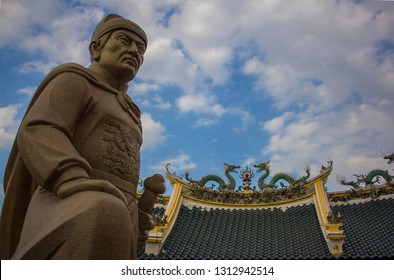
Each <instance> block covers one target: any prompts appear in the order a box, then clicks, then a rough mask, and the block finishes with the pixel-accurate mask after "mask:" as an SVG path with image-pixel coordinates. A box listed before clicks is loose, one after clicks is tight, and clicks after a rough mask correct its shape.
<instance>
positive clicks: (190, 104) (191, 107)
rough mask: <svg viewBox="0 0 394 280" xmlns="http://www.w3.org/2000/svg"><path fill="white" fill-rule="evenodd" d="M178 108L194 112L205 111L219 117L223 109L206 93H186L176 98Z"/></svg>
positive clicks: (223, 111) (182, 110)
mask: <svg viewBox="0 0 394 280" xmlns="http://www.w3.org/2000/svg"><path fill="white" fill-rule="evenodd" d="M177 105H178V108H179V109H180V110H181V112H184V113H186V112H194V113H197V114H201V113H206V114H210V115H213V116H217V117H221V116H223V114H224V113H225V111H226V110H225V109H224V108H223V107H222V106H221V105H220V104H217V103H216V102H215V97H214V96H213V95H210V96H208V95H206V94H202V93H201V94H188V95H184V96H182V97H180V98H179V99H178V103H177Z"/></svg>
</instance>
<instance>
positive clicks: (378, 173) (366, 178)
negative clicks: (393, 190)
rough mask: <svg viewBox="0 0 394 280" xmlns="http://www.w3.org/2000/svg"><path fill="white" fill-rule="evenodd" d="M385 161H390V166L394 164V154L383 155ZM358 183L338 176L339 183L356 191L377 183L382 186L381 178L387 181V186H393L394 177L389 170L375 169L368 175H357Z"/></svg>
mask: <svg viewBox="0 0 394 280" xmlns="http://www.w3.org/2000/svg"><path fill="white" fill-rule="evenodd" d="M383 159H388V162H387V163H388V164H391V163H393V162H394V153H392V154H390V155H388V156H387V155H383ZM353 176H355V177H356V179H357V181H347V180H346V178H345V177H343V176H340V175H337V181H338V183H340V184H342V185H345V186H352V188H353V189H354V190H359V189H361V188H363V187H366V186H370V185H374V184H375V183H378V184H380V178H383V179H384V180H385V181H386V184H389V185H391V184H393V183H394V176H391V175H390V174H389V172H388V170H383V169H374V170H372V171H370V172H369V173H368V174H367V175H356V174H353Z"/></svg>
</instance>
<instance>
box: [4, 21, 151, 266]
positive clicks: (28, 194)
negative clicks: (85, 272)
mask: <svg viewBox="0 0 394 280" xmlns="http://www.w3.org/2000/svg"><path fill="white" fill-rule="evenodd" d="M146 47H147V36H146V34H145V32H144V31H143V29H142V28H141V27H140V26H138V25H137V24H135V23H134V22H132V21H130V20H127V19H125V18H123V17H120V16H118V15H114V14H111V15H108V16H106V17H105V18H104V19H102V20H101V21H100V22H99V23H98V25H97V27H96V29H95V30H94V33H93V36H92V39H91V42H90V45H89V52H90V55H91V61H92V64H91V65H90V67H89V68H84V67H82V66H80V65H78V64H64V65H61V66H59V67H57V68H55V69H54V70H52V71H51V72H50V73H49V74H48V75H47V76H46V77H45V79H44V80H43V81H42V83H41V84H40V85H39V87H38V88H37V91H36V93H35V95H34V96H33V98H32V101H31V103H30V105H29V107H28V109H27V112H26V114H25V116H24V118H23V121H22V123H21V126H20V128H19V131H18V134H17V136H16V141H15V143H14V146H13V148H12V151H11V154H10V158H9V161H8V165H7V168H6V172H5V176H4V190H5V200H4V204H3V210H2V214H1V231H0V233H1V235H0V241H1V259H9V258H13V259H136V258H137V253H138V250H139V249H140V247H141V246H143V244H144V241H145V240H146V233H145V236H144V234H142V232H143V231H141V226H139V225H138V216H140V219H141V216H142V217H143V216H144V215H147V216H149V215H148V214H147V213H145V212H142V213H141V211H140V213H139V210H138V206H137V203H136V187H137V183H138V179H139V171H140V147H141V144H142V129H141V120H140V116H141V113H140V110H139V109H138V107H137V106H136V105H135V104H134V103H133V101H132V100H131V98H130V97H129V96H128V95H127V94H126V92H127V88H128V86H127V84H128V82H130V81H131V80H132V79H133V78H134V77H135V75H136V74H137V72H138V70H139V67H140V66H141V64H142V63H143V60H144V53H145V50H146ZM148 219H149V217H148ZM138 240H139V241H140V242H138ZM137 247H139V248H137Z"/></svg>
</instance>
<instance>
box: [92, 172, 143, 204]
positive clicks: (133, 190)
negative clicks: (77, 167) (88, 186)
mask: <svg viewBox="0 0 394 280" xmlns="http://www.w3.org/2000/svg"><path fill="white" fill-rule="evenodd" d="M90 177H91V178H92V179H101V180H107V181H109V182H111V183H112V184H113V185H115V187H117V188H118V189H120V190H122V191H124V192H126V193H129V194H131V195H132V196H133V197H134V198H136V197H137V187H136V186H135V185H134V184H133V183H131V182H129V181H126V180H124V179H122V178H120V177H118V176H116V175H113V174H110V173H107V172H104V171H101V170H98V169H92V170H91V172H90Z"/></svg>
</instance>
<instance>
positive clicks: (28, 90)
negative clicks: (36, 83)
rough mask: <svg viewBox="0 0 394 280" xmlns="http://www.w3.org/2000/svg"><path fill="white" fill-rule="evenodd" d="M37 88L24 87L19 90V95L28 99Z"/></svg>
mask: <svg viewBox="0 0 394 280" xmlns="http://www.w3.org/2000/svg"><path fill="white" fill-rule="evenodd" d="M36 89H37V87H24V88H21V89H18V90H17V93H21V94H25V95H27V96H28V97H31V96H33V94H34V92H35V91H36Z"/></svg>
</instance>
